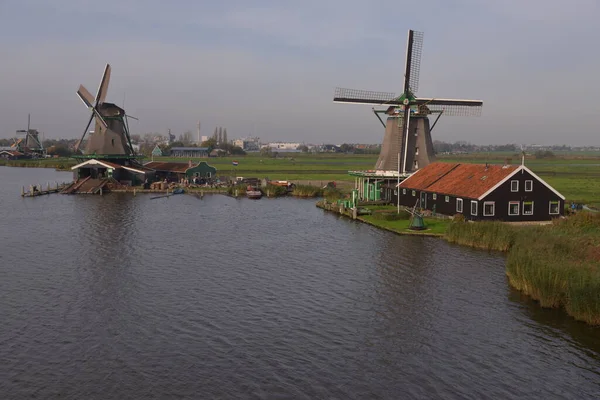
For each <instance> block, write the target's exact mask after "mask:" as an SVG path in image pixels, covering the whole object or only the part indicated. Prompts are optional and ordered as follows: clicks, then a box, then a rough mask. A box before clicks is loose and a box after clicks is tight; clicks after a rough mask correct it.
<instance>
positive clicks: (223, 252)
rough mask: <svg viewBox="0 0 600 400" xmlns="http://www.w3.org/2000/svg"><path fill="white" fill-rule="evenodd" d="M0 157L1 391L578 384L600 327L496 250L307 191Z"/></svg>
mask: <svg viewBox="0 0 600 400" xmlns="http://www.w3.org/2000/svg"><path fill="white" fill-rule="evenodd" d="M69 178H70V174H64V173H58V172H55V171H52V170H47V169H46V170H44V169H18V168H8V167H0V181H1V182H2V186H0V204H1V207H0V217H1V218H0V221H1V222H0V223H1V224H2V228H1V230H0V243H1V249H0V398H2V399H25V398H34V397H35V398H42V399H54V398H57V399H58V398H60V399H134V398H135V399H137V398H139V399H152V398H185V399H438V398H439V399H465V398H466V399H469V398H471V399H526V398H532V399H554V398H556V399H565V398H572V399H583V398H598V397H600V329H598V328H591V327H589V326H586V325H585V324H582V323H578V322H575V321H573V320H572V319H571V318H569V317H568V316H566V315H565V314H564V313H563V312H562V311H560V310H544V309H541V308H540V307H539V306H538V305H537V304H536V303H535V302H532V301H530V300H528V299H527V298H526V297H523V296H521V295H520V294H519V293H518V292H515V291H513V290H511V289H510V287H509V285H508V283H507V280H506V277H505V274H504V259H503V257H502V256H501V255H498V254H488V253H486V252H482V251H477V250H471V249H468V248H463V247H458V246H454V245H449V244H447V243H446V242H444V241H443V240H439V239H431V238H414V237H402V236H397V235H394V234H391V233H388V232H383V231H379V230H377V229H375V228H372V227H370V226H367V225H364V224H361V223H358V222H353V221H350V220H347V219H342V218H340V217H338V216H335V215H333V214H328V213H325V212H323V211H322V210H319V209H317V208H316V207H315V206H314V201H306V200H298V199H261V200H254V201H252V200H247V199H238V200H236V199H233V198H229V197H225V196H222V195H212V196H208V195H207V196H205V197H204V199H203V200H200V199H197V198H195V197H193V196H187V195H180V196H173V197H171V198H163V199H155V200H151V199H150V196H149V195H138V196H136V197H134V196H133V195H131V194H110V195H105V196H103V197H100V196H83V195H80V196H67V195H58V194H54V195H50V196H44V197H38V198H21V197H20V196H19V192H20V188H21V185H23V184H26V185H29V184H33V183H41V184H45V182H48V181H52V182H54V181H56V180H58V181H63V180H68V179H69Z"/></svg>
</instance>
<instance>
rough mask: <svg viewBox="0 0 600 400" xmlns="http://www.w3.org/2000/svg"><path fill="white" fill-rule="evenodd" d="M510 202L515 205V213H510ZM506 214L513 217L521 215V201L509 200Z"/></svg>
mask: <svg viewBox="0 0 600 400" xmlns="http://www.w3.org/2000/svg"><path fill="white" fill-rule="evenodd" d="M512 204H516V205H517V213H516V214H511V213H510V206H511V205H512ZM508 215H509V216H510V217H514V216H516V215H521V202H520V201H509V202H508Z"/></svg>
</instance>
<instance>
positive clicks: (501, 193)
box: [392, 162, 565, 221]
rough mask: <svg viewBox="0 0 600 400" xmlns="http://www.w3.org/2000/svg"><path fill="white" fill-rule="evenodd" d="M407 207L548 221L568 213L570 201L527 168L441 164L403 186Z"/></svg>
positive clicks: (400, 189) (475, 217) (400, 191)
mask: <svg viewBox="0 0 600 400" xmlns="http://www.w3.org/2000/svg"><path fill="white" fill-rule="evenodd" d="M396 193H397V195H398V196H400V198H399V202H400V204H401V205H403V206H407V207H414V206H415V205H417V206H418V207H421V208H423V209H426V210H430V211H432V212H435V213H439V214H445V215H454V214H463V215H464V216H465V218H466V219H469V220H501V221H545V220H550V219H552V218H555V217H560V216H561V215H564V202H565V198H564V196H563V195H561V194H560V193H559V192H558V191H556V190H555V189H554V188H552V187H551V186H550V185H549V184H547V183H546V182H544V180H542V179H541V178H540V177H539V176H537V175H536V174H534V173H533V172H532V171H531V170H530V169H529V168H527V167H526V166H525V165H519V166H516V165H513V166H511V165H487V164H485V165H484V164H460V163H441V162H436V163H432V164H429V165H428V166H426V167H423V168H421V169H420V170H418V171H417V172H415V173H414V174H412V175H411V176H410V177H408V178H406V179H405V180H404V181H403V182H401V183H400V184H399V185H398V190H397V191H394V193H393V194H392V201H393V202H396V201H398V199H397V198H396Z"/></svg>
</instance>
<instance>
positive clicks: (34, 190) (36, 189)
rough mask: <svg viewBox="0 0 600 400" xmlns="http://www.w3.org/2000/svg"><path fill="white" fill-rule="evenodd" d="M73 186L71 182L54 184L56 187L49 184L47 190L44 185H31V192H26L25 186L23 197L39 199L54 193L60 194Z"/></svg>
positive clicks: (22, 191)
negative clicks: (38, 197)
mask: <svg viewBox="0 0 600 400" xmlns="http://www.w3.org/2000/svg"><path fill="white" fill-rule="evenodd" d="M71 184H72V183H71V182H63V183H58V182H54V185H51V184H50V183H47V184H46V188H44V187H43V186H42V185H30V186H29V190H25V186H23V187H22V188H21V197H37V196H44V195H47V194H52V193H60V192H61V191H62V190H63V189H65V188H66V187H68V186H69V185H71Z"/></svg>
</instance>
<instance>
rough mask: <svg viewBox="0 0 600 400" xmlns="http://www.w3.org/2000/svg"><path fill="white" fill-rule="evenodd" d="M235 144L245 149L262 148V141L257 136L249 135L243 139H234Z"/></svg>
mask: <svg viewBox="0 0 600 400" xmlns="http://www.w3.org/2000/svg"><path fill="white" fill-rule="evenodd" d="M232 144H233V145H234V146H237V147H240V148H241V149H242V150H244V151H258V150H260V141H259V138H257V137H249V138H242V139H235V140H232Z"/></svg>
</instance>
